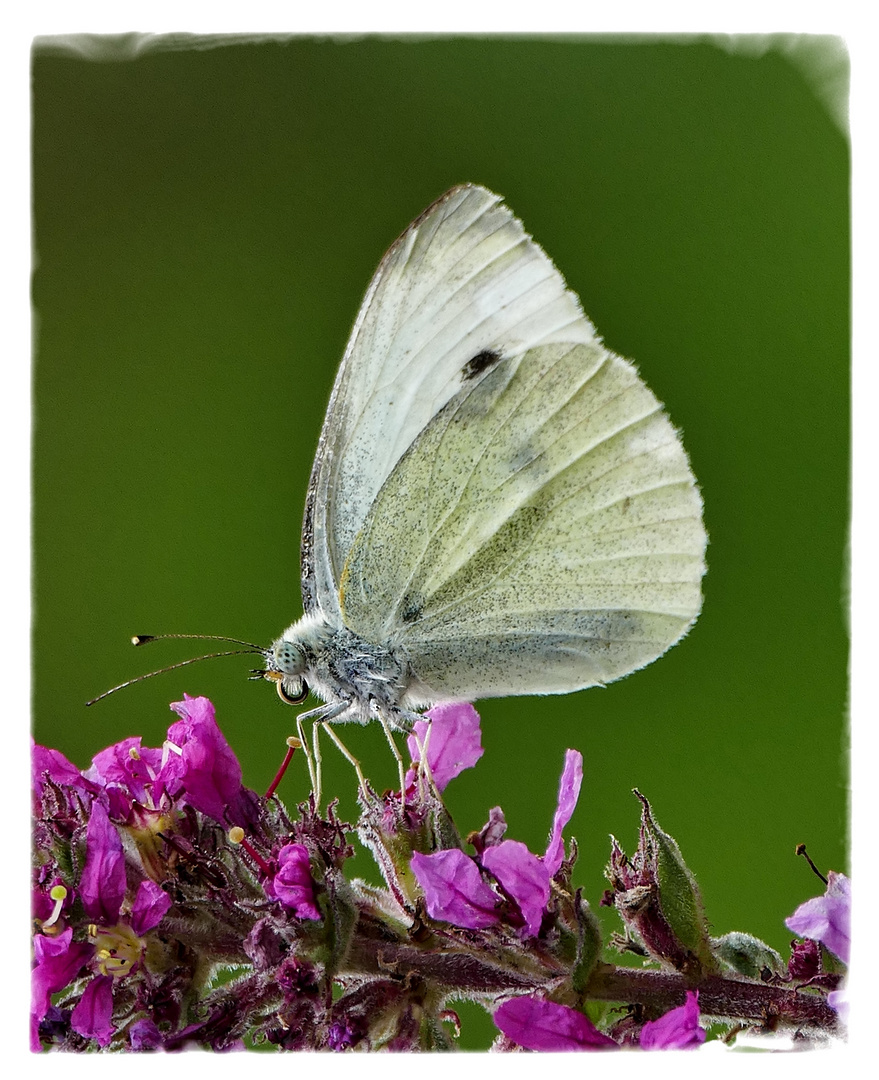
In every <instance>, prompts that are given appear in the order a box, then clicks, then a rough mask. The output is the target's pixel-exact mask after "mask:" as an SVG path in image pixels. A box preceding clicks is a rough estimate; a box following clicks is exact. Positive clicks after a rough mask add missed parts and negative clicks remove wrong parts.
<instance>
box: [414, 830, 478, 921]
mask: <svg viewBox="0 0 879 1080" xmlns="http://www.w3.org/2000/svg"><path fill="white" fill-rule="evenodd" d="M410 866H411V867H412V873H413V874H414V875H415V878H416V880H417V882H418V884H419V885H420V886H421V889H422V892H423V893H424V900H425V905H426V907H427V914H428V915H429V916H430V917H431V918H432V919H441V920H442V921H443V922H449V923H452V924H453V925H455V926H464V927H467V928H468V929H470V930H482V929H484V928H485V927H487V926H493V925H494V924H495V923H497V922H498V917H497V915H495V913H494V909H495V908H496V907H497V903H498V897H497V896H496V895H495V893H494V892H493V891H492V890H491V889H490V888H489V887H488V885H486V884H485V882H484V881H483V880H482V877H481V875H480V873H479V868H478V867H477V865H476V863H475V862H474V861H473V860H472V859H471V858H470V857H469V856H468V855H465V853H464V852H463V851H461V850H460V849H459V848H449V849H448V850H446V851H435V852H434V853H433V854H432V855H422V854H421V852H419V851H416V852H415V854H414V855H413V856H412V861H411V863H410Z"/></svg>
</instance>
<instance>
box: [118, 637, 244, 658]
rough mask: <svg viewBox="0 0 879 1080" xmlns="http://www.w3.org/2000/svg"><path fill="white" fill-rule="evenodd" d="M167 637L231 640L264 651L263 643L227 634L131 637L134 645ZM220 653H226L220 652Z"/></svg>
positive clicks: (234, 643)
mask: <svg viewBox="0 0 879 1080" xmlns="http://www.w3.org/2000/svg"><path fill="white" fill-rule="evenodd" d="M167 638H190V639H194V640H198V641H229V642H231V643H232V644H233V645H246V646H247V648H248V649H250V650H252V651H253V652H258V653H264V652H265V649H264V648H263V647H262V646H261V645H254V644H253V642H252V641H242V640H241V639H240V638H237V637H226V635H225V634H135V635H134V637H133V638H132V639H131V644H132V645H146V644H148V643H149V642H150V641H165V640H166V639H167ZM217 655H218V656H219V655H225V654H221V653H218V654H217Z"/></svg>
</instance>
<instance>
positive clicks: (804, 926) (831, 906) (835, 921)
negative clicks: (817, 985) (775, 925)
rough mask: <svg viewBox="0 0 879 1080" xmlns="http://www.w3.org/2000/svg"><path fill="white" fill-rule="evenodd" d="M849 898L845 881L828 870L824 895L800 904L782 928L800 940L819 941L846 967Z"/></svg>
mask: <svg viewBox="0 0 879 1080" xmlns="http://www.w3.org/2000/svg"><path fill="white" fill-rule="evenodd" d="M851 899H852V898H851V882H850V881H849V879H848V878H847V877H846V876H845V874H837V873H836V872H835V871H833V870H831V871H830V873H829V874H828V875H827V889H826V890H825V892H824V895H823V896H816V897H814V898H813V899H812V900H807V901H806V902H805V903H804V904H800V906H799V907H798V908H797V910H796V911H795V912H794V913H793V915H791V917H790V918H789V919H785V926H786V927H787V928H788V930H793V932H794V933H795V934H799V936H800V937H804V938H811V939H812V940H813V941H820V942H821V944H822V945H824V946H826V947H827V948H828V949H829V950H830V951H831V952H832V953H833V954H834V956H838V957H839V959H840V960H842V961H843V963H845V964H847V963H848V960H849V952H850V950H851Z"/></svg>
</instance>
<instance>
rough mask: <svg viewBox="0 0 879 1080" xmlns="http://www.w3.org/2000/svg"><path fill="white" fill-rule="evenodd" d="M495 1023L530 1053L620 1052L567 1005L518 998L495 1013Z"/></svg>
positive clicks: (587, 1020)
mask: <svg viewBox="0 0 879 1080" xmlns="http://www.w3.org/2000/svg"><path fill="white" fill-rule="evenodd" d="M494 1022H495V1024H496V1025H497V1027H498V1028H499V1029H500V1030H501V1031H502V1032H503V1033H504V1035H506V1036H507V1038H508V1039H512V1040H513V1042H515V1043H518V1044H519V1046H524V1047H525V1049H526V1050H548V1051H566V1050H618V1049H619V1047H618V1045H617V1043H615V1042H614V1041H613V1039H611V1038H610V1036H608V1035H605V1034H603V1033H602V1032H601V1031H599V1030H598V1028H597V1027H596V1026H595V1025H594V1024H593V1023H592V1021H591V1020H590V1019H589V1017H588V1016H585V1015H584V1014H583V1013H581V1012H577V1010H576V1009H569V1008H568V1007H567V1005H557V1004H556V1003H555V1002H554V1001H541V1000H540V999H539V998H530V997H518V998H511V999H510V1000H509V1001H505V1002H504V1003H503V1004H502V1005H501V1006H500V1007H499V1008H498V1009H496V1010H495V1014H494Z"/></svg>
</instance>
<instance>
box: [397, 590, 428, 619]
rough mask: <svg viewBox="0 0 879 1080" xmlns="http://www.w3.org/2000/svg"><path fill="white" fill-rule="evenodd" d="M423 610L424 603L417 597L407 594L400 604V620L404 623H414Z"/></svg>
mask: <svg viewBox="0 0 879 1080" xmlns="http://www.w3.org/2000/svg"><path fill="white" fill-rule="evenodd" d="M423 610H424V603H423V601H422V600H421V599H419V597H417V596H411V595H409V594H407V595H406V596H404V597H403V601H402V603H401V604H400V618H401V619H402V620H403V622H404V623H412V622H415V620H416V619H418V618H419V617H420V615H421V612H422V611H423Z"/></svg>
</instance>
